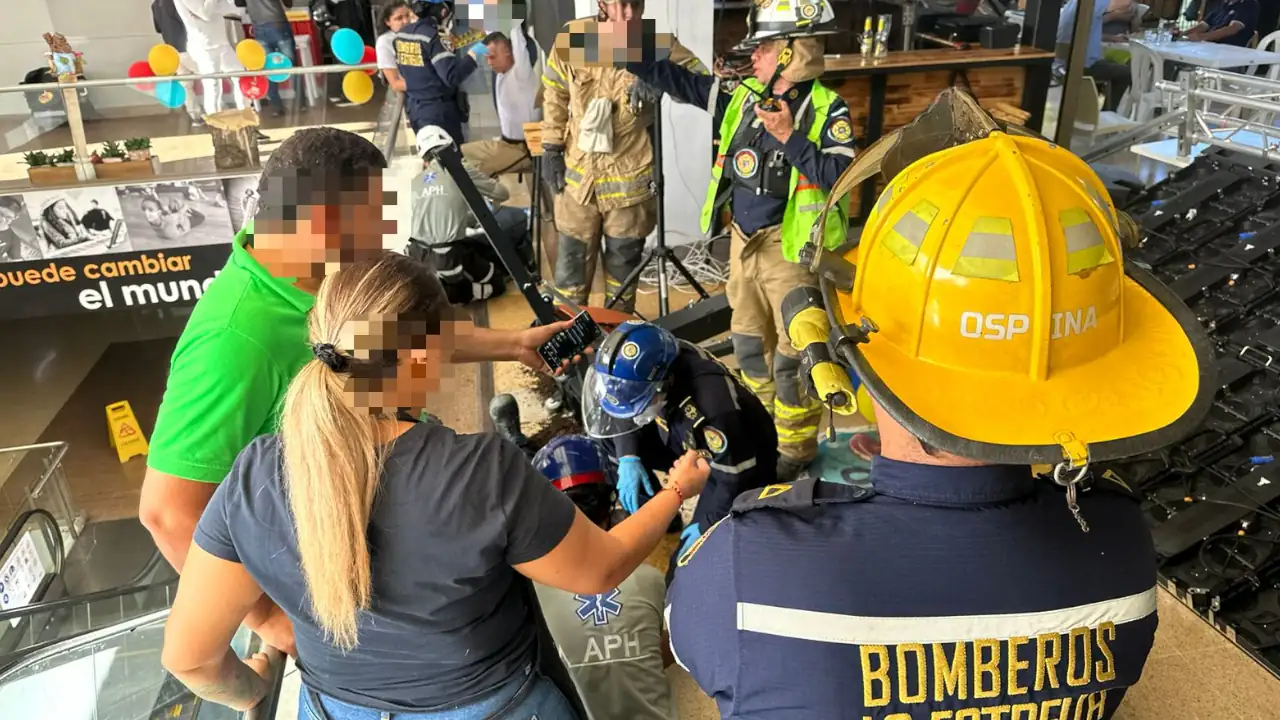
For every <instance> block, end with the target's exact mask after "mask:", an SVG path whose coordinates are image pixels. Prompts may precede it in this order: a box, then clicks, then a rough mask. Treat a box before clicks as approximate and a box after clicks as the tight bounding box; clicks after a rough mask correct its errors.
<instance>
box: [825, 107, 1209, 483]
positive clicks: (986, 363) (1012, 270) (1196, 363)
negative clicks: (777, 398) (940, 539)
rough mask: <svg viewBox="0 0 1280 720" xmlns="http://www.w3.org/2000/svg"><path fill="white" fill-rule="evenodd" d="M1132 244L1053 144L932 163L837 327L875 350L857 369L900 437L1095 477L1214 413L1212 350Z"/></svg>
mask: <svg viewBox="0 0 1280 720" xmlns="http://www.w3.org/2000/svg"><path fill="white" fill-rule="evenodd" d="M1118 233H1119V229H1118V219H1117V213H1116V210H1115V208H1114V207H1113V206H1112V205H1111V202H1110V200H1109V198H1108V194H1107V192H1106V189H1105V187H1104V186H1103V184H1102V182H1101V181H1100V180H1099V179H1098V177H1097V175H1095V174H1094V172H1093V171H1092V170H1091V169H1090V168H1089V166H1088V165H1087V164H1086V163H1084V161H1082V160H1080V159H1079V158H1078V157H1076V156H1075V155H1072V154H1071V153H1070V152H1068V151H1067V150H1065V149H1063V148H1061V147H1058V146H1056V145H1054V144H1052V143H1050V142H1048V141H1047V140H1044V139H1041V138H1037V137H1031V136H1028V135H1021V134H1006V133H1004V132H999V131H994V132H990V133H989V134H986V135H985V136H983V137H979V138H977V139H974V140H972V141H970V142H965V143H963V144H959V145H956V146H954V147H950V148H947V149H943V150H941V151H939V152H934V153H932V154H930V155H928V156H926V157H924V158H922V159H919V160H917V161H915V162H914V163H912V164H910V165H909V166H907V167H906V169H905V170H903V171H902V172H900V173H899V174H898V175H897V177H895V178H894V179H893V180H892V181H891V182H890V183H889V184H888V186H887V187H886V188H885V190H884V192H883V194H881V196H880V199H879V201H878V202H877V203H876V205H875V208H874V210H873V211H872V212H871V214H870V216H869V217H868V219H867V224H866V227H865V228H864V230H863V232H862V239H861V243H860V245H859V246H858V248H857V249H856V250H854V251H851V252H850V256H849V258H848V259H850V260H854V259H855V258H854V257H853V256H854V254H855V253H856V266H857V271H856V275H855V279H854V283H853V287H852V290H851V291H850V292H836V293H835V299H836V303H834V304H835V305H837V307H836V308H833V309H832V310H833V311H834V312H833V315H834V319H835V320H836V321H837V322H838V323H839V324H840V325H841V326H842V328H845V330H846V331H849V329H850V328H855V329H856V328H859V327H861V328H864V329H865V330H866V331H867V332H865V333H863V334H862V336H863V337H864V338H865V342H860V343H858V344H856V345H854V346H853V348H852V350H850V351H848V352H846V353H844V355H845V357H846V358H847V359H849V361H850V362H851V364H853V365H854V366H855V367H854V369H855V370H856V371H857V373H858V375H859V376H860V377H861V379H862V381H863V383H864V384H865V385H866V386H867V389H868V390H869V391H870V393H871V395H872V396H873V397H874V398H875V399H876V401H877V402H878V403H879V404H880V406H881V407H883V408H884V409H885V410H886V411H887V412H888V413H889V414H890V415H891V416H893V418H894V419H895V420H897V421H898V422H899V423H901V424H902V425H903V426H904V427H905V428H906V429H908V430H909V431H910V432H912V433H913V434H915V435H916V436H917V437H919V438H921V439H922V440H924V441H925V442H928V443H929V444H930V445H933V446H935V447H938V448H940V449H942V450H945V451H947V452H951V453H954V454H957V455H960V456H963V457H968V458H972V459H976V460H985V461H988V462H998V463H1050V464H1058V463H1060V462H1063V461H1066V462H1067V464H1068V465H1069V466H1079V465H1082V464H1085V463H1087V462H1089V461H1097V460H1107V459H1114V458H1118V457H1125V456H1129V455H1134V454H1138V453H1141V452H1146V451H1150V450H1153V449H1156V448H1158V447H1160V446H1163V445H1166V444H1168V443H1170V442H1172V441H1174V440H1176V439H1178V438H1179V437H1181V435H1182V434H1184V433H1185V432H1187V431H1188V430H1190V429H1192V428H1193V427H1194V426H1195V425H1196V424H1197V423H1199V421H1200V420H1201V419H1202V418H1203V416H1204V413H1205V412H1206V411H1207V409H1208V405H1209V403H1210V402H1211V401H1212V397H1213V390H1214V388H1213V387H1212V386H1213V382H1212V381H1211V380H1210V377H1211V376H1210V374H1209V373H1210V371H1211V368H1210V363H1211V362H1212V349H1211V347H1210V345H1209V341H1208V339H1207V337H1206V336H1205V334H1204V332H1203V330H1202V328H1201V327H1200V324H1199V323H1198V322H1197V320H1196V318H1195V316H1194V315H1193V314H1192V313H1191V311H1190V310H1189V309H1187V307H1186V306H1185V305H1183V304H1182V303H1181V302H1180V301H1179V300H1178V299H1177V298H1176V297H1175V296H1174V295H1173V294H1172V293H1171V292H1170V291H1169V290H1168V288H1166V287H1165V286H1164V285H1162V284H1161V283H1160V282H1159V281H1157V280H1156V279H1155V278H1154V277H1153V276H1152V275H1151V274H1150V273H1148V272H1146V271H1145V270H1142V269H1141V268H1138V267H1136V266H1133V265H1132V264H1126V263H1124V261H1123V249H1122V247H1121V243H1120V241H1119V236H1118ZM853 334H854V335H855V336H856V335H858V334H859V333H858V331H857V330H854V331H853Z"/></svg>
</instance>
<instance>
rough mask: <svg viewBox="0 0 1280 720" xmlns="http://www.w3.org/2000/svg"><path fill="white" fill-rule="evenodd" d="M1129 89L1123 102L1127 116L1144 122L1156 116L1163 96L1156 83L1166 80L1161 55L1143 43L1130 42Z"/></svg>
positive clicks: (1135, 120)
mask: <svg viewBox="0 0 1280 720" xmlns="http://www.w3.org/2000/svg"><path fill="white" fill-rule="evenodd" d="M1129 78H1130V84H1129V91H1128V93H1127V94H1126V97H1125V100H1124V102H1123V103H1122V108H1123V110H1122V112H1123V113H1124V115H1125V117H1127V118H1129V119H1130V120H1133V121H1134V122H1139V123H1143V122H1146V121H1148V120H1150V119H1152V118H1154V117H1155V116H1156V110H1157V109H1159V108H1160V103H1161V101H1162V99H1163V98H1162V97H1161V95H1160V91H1159V90H1157V89H1156V83H1159V82H1161V81H1163V80H1164V63H1163V62H1162V61H1161V60H1160V56H1159V55H1156V54H1155V53H1154V52H1151V51H1150V50H1148V49H1147V48H1145V47H1143V46H1142V45H1140V44H1138V43H1135V42H1131V43H1129Z"/></svg>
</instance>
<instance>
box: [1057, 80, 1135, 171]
mask: <svg viewBox="0 0 1280 720" xmlns="http://www.w3.org/2000/svg"><path fill="white" fill-rule="evenodd" d="M1080 80H1081V83H1080V97H1079V99H1078V100H1077V101H1076V121H1075V127H1074V129H1075V133H1074V134H1075V135H1076V136H1079V137H1085V138H1088V140H1089V146H1092V145H1093V142H1094V141H1095V140H1096V139H1097V138H1099V137H1100V136H1103V135H1110V134H1112V133H1118V132H1123V131H1125V130H1129V129H1131V128H1134V127H1136V126H1137V125H1138V123H1136V122H1134V121H1132V120H1130V119H1128V118H1126V117H1124V116H1123V115H1121V114H1120V113H1117V112H1112V111H1110V110H1103V109H1102V95H1101V93H1099V92H1098V84H1097V83H1095V82H1094V81H1093V78H1091V77H1089V76H1087V75H1086V76H1084V77H1082V78H1080ZM1089 146H1086V147H1078V146H1077V144H1076V143H1075V142H1072V143H1071V147H1072V150H1073V151H1074V152H1076V153H1077V154H1079V153H1081V152H1085V151H1086V150H1088V147H1089Z"/></svg>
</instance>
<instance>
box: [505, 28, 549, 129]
mask: <svg viewBox="0 0 1280 720" xmlns="http://www.w3.org/2000/svg"><path fill="white" fill-rule="evenodd" d="M522 24H523V21H521V22H519V23H516V24H515V26H513V27H512V28H511V34H510V38H511V54H512V56H514V58H515V64H514V65H512V67H511V69H510V70H508V71H506V72H504V73H502V74H501V75H498V77H497V78H496V79H495V80H494V86H493V91H494V96H495V97H496V98H497V101H498V124H499V125H500V126H501V127H502V136H503V137H504V138H507V139H508V140H521V139H523V138H524V125H525V123H531V122H538V121H540V120H542V111H541V110H538V109H537V108H535V107H534V101H535V100H536V99H537V96H538V87H539V84H540V83H541V82H542V49H541V48H539V47H538V44H537V42H536V41H533V47H534V51H535V55H536V57H537V58H538V61H537V62H536V63H530V62H529V42H531V41H530V39H529V38H527V37H526V36H525V34H524V30H523V28H522V27H521V25H522Z"/></svg>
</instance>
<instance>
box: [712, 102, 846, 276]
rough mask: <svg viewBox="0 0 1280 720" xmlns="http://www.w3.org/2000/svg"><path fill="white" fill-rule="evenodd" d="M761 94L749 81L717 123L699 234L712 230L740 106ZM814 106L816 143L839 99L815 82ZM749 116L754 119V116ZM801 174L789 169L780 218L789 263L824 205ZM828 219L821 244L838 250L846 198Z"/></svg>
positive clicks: (824, 195) (812, 127) (740, 116)
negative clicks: (715, 148)
mask: <svg viewBox="0 0 1280 720" xmlns="http://www.w3.org/2000/svg"><path fill="white" fill-rule="evenodd" d="M763 92H764V86H763V85H762V84H761V83H760V82H759V81H758V80H756V79H755V78H748V79H746V80H744V81H743V82H742V84H740V85H739V86H738V87H737V89H735V90H734V91H733V97H732V98H731V99H730V100H729V108H728V109H727V110H726V111H725V113H724V120H722V121H721V122H720V154H719V155H718V156H717V157H716V162H715V165H714V166H713V167H712V168H711V185H710V187H708V188H707V199H706V202H705V203H704V204H703V206H702V232H703V233H704V234H705V233H708V232H710V231H711V220H712V217H713V216H714V215H715V212H716V206H715V205H716V196H717V195H719V194H720V180H721V179H722V177H723V176H724V162H725V153H726V152H728V150H729V144H730V143H731V142H733V138H734V137H735V136H736V135H737V134H738V129H739V124H740V123H741V122H743V120H744V119H745V118H746V117H747V114H745V113H743V112H742V110H743V107H744V106H745V105H746V103H747V99H748V98H752V97H757V96H759V95H760V94H761V93H763ZM809 93H810V95H811V97H812V99H811V100H810V105H811V106H812V107H813V111H814V113H813V114H814V118H813V124H812V125H810V126H809V129H808V133H807V135H806V137H807V138H808V139H809V142H811V143H814V144H815V145H816V144H818V140H819V137H821V135H822V129H823V128H824V127H826V125H827V114H828V113H829V112H830V111H831V105H832V103H834V102H835V101H836V99H837V98H839V97H840V96H839V95H837V94H836V93H834V92H832V91H831V90H829V89H827V88H826V87H824V86H823V85H822V84H821V83H819V82H818V81H817V80H815V81H814V82H813V89H812V90H810V91H809ZM750 117H753V118H754V117H755V115H754V114H752V115H750ZM800 180H801V175H800V171H799V170H797V169H796V168H795V167H792V168H791V193H790V197H789V198H788V200H787V209H786V212H785V213H784V214H783V216H782V256H783V257H784V258H786V259H787V260H788V261H790V262H796V261H797V260H798V259H799V254H800V247H801V246H802V245H804V243H805V241H806V240H808V238H809V230H810V228H812V227H813V224H814V223H815V222H817V221H818V216H819V215H820V214H822V208H823V206H824V205H825V204H826V202H827V191H826V190H823V189H822V188H820V187H818V186H817V185H815V184H814V183H813V181H812V180H811V179H806V182H805V183H804V184H803V185H801V184H800ZM833 211H834V212H832V213H831V214H829V215H828V216H827V227H826V231H825V236H824V238H823V245H824V246H825V247H826V248H827V249H831V248H834V247H837V246H839V245H841V244H842V243H844V242H845V240H846V239H847V235H848V232H849V198H848V196H846V197H845V198H843V199H842V200H841V201H840V202H839V203H838V204H837V205H836V206H835V207H834V208H833Z"/></svg>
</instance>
